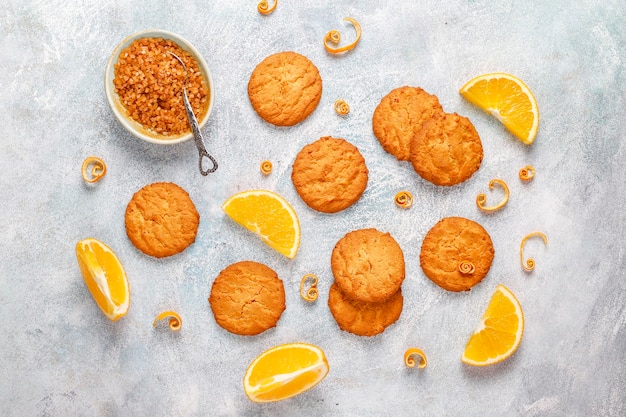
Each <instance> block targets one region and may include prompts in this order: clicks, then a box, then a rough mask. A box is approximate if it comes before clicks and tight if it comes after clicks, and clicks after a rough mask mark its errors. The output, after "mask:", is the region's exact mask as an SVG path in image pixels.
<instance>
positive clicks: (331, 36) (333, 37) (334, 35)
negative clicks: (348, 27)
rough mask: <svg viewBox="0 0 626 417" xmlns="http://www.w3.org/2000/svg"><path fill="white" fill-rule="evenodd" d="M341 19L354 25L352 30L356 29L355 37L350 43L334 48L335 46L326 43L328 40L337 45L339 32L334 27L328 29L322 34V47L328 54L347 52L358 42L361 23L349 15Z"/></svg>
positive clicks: (339, 38)
mask: <svg viewBox="0 0 626 417" xmlns="http://www.w3.org/2000/svg"><path fill="white" fill-rule="evenodd" d="M343 20H345V21H346V22H350V23H352V26H354V30H355V31H356V39H355V40H354V42H352V43H351V44H348V45H345V46H342V47H339V48H335V47H332V46H329V45H328V43H329V42H330V43H331V44H334V45H339V42H340V41H341V33H339V31H338V30H336V29H333V30H331V31H329V32H328V33H326V35H325V36H324V48H325V49H326V52H328V53H329V54H340V53H343V52H347V51H349V50H351V49H354V48H355V47H356V45H357V44H358V43H359V41H360V40H361V25H360V24H359V22H357V21H356V20H355V19H353V18H351V17H345V18H344V19H343Z"/></svg>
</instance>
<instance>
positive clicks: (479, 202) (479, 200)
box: [476, 178, 510, 212]
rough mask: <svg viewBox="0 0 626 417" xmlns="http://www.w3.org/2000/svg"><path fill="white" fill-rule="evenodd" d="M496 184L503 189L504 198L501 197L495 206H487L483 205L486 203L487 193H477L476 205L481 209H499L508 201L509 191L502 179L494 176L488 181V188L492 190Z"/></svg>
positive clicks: (492, 210) (487, 210) (491, 210)
mask: <svg viewBox="0 0 626 417" xmlns="http://www.w3.org/2000/svg"><path fill="white" fill-rule="evenodd" d="M496 184H498V185H499V186H501V187H502V188H503V189H504V198H503V199H502V201H500V202H499V203H498V204H496V205H495V206H491V207H488V206H485V204H486V203H487V195H486V194H483V193H480V194H478V195H477V196H476V205H477V206H478V208H479V209H481V210H482V211H486V212H494V211H497V210H500V209H501V208H502V207H504V206H505V205H506V203H507V202H508V201H509V194H510V192H509V186H508V185H506V182H504V181H502V180H501V179H498V178H494V179H492V180H491V181H489V189H490V190H493V187H494V186H495V185H496Z"/></svg>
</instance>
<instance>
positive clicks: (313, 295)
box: [300, 274, 319, 303]
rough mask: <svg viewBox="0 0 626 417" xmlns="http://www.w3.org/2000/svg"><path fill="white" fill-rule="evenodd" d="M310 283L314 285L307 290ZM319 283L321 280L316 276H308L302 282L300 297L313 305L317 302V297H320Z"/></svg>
mask: <svg viewBox="0 0 626 417" xmlns="http://www.w3.org/2000/svg"><path fill="white" fill-rule="evenodd" d="M309 281H312V283H311V286H310V287H309V288H308V289H307V288H306V283H307V282H309ZM318 282H319V279H318V278H317V275H315V274H306V275H305V276H303V277H302V279H301V280H300V297H302V299H303V300H304V301H307V302H309V303H312V302H314V301H315V300H317V296H318V295H319V291H318V290H317V283H318Z"/></svg>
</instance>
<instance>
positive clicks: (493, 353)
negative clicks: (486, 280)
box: [461, 284, 524, 366]
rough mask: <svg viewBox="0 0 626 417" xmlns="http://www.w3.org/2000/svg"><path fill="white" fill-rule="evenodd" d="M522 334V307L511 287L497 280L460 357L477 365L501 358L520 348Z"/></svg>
mask: <svg viewBox="0 0 626 417" xmlns="http://www.w3.org/2000/svg"><path fill="white" fill-rule="evenodd" d="M523 334H524V313H523V312H522V307H521V306H520V304H519V301H517V298H515V296H514V295H513V293H512V292H511V291H510V290H509V289H508V288H506V287H505V286H504V285H502V284H498V286H497V287H496V291H495V292H494V294H493V296H492V297H491V301H490V302H489V305H488V306H487V310H486V311H485V313H484V314H483V318H482V321H481V322H480V325H479V326H478V328H477V329H476V330H475V331H474V334H472V335H471V336H470V338H469V340H468V341H467V345H466V346H465V351H464V352H463V356H462V357H461V360H462V361H463V362H465V363H466V364H468V365H475V366H486V365H492V364H494V363H498V362H501V361H503V360H504V359H506V358H508V357H509V356H511V355H512V354H513V353H514V352H515V351H516V350H517V348H518V346H519V344H520V342H521V341H522V335H523Z"/></svg>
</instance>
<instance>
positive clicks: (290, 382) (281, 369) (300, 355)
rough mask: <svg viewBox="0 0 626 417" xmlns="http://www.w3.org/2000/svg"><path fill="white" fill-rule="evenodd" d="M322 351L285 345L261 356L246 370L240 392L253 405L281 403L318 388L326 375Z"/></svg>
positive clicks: (311, 347)
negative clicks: (244, 393) (243, 391)
mask: <svg viewBox="0 0 626 417" xmlns="http://www.w3.org/2000/svg"><path fill="white" fill-rule="evenodd" d="M328 370H329V367H328V361H327V360H326V356H325V355H324V352H323V351H322V349H320V348H319V347H317V346H314V345H309V344H307V343H288V344H285V345H279V346H276V347H273V348H271V349H269V350H266V351H265V352H263V353H261V354H260V355H259V356H258V357H257V358H256V359H255V360H254V361H252V363H251V364H250V366H249V367H248V370H247V371H246V375H245V377H244V378H243V388H244V390H245V391H246V395H248V398H250V400H252V401H254V402H272V401H280V400H284V399H287V398H290V397H293V396H295V395H298V394H300V393H302V392H304V391H307V390H309V389H311V388H313V387H314V386H315V385H317V384H318V383H319V382H320V381H321V380H322V379H324V377H325V376H326V375H327V374H328Z"/></svg>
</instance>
